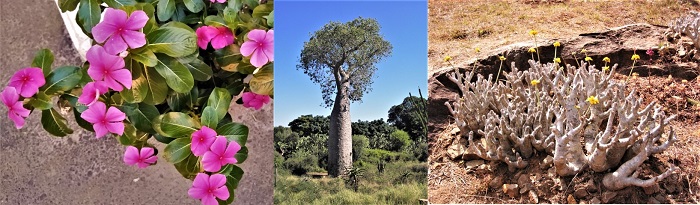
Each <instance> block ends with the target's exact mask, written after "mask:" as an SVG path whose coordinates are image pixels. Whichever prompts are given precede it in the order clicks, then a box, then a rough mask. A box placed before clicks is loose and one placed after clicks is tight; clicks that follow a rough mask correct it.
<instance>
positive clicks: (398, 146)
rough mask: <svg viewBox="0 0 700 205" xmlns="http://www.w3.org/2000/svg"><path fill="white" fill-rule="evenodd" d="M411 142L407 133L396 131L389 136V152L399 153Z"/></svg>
mask: <svg viewBox="0 0 700 205" xmlns="http://www.w3.org/2000/svg"><path fill="white" fill-rule="evenodd" d="M412 143H413V142H412V141H411V137H410V136H408V133H407V132H405V131H403V130H396V131H394V132H392V133H391V134H390V135H389V149H388V150H389V151H395V152H398V151H401V150H403V149H404V148H406V147H408V146H410V145H411V144H412Z"/></svg>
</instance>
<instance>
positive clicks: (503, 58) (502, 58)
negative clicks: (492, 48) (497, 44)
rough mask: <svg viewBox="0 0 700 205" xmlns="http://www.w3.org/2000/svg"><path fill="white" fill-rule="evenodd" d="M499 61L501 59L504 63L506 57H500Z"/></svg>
mask: <svg viewBox="0 0 700 205" xmlns="http://www.w3.org/2000/svg"><path fill="white" fill-rule="evenodd" d="M498 59H500V60H501V61H504V60H506V57H503V56H498Z"/></svg>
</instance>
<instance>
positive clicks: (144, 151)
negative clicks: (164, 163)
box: [139, 147, 154, 159]
mask: <svg viewBox="0 0 700 205" xmlns="http://www.w3.org/2000/svg"><path fill="white" fill-rule="evenodd" d="M153 153H154V151H153V148H151V147H142V148H141V152H140V153H139V157H141V159H146V158H148V157H150V156H153Z"/></svg>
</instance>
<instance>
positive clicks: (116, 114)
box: [105, 107, 126, 122]
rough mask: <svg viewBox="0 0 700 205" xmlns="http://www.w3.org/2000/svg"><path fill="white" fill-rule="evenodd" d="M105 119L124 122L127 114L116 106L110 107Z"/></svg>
mask: <svg viewBox="0 0 700 205" xmlns="http://www.w3.org/2000/svg"><path fill="white" fill-rule="evenodd" d="M105 119H106V120H107V121H108V122H122V121H123V120H124V119H126V115H125V114H124V112H122V111H121V110H119V109H117V108H116V107H109V109H108V110H107V112H106V113H105Z"/></svg>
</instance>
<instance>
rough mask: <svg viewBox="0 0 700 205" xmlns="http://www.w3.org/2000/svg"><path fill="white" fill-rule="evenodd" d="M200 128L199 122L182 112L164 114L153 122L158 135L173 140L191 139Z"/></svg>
mask: <svg viewBox="0 0 700 205" xmlns="http://www.w3.org/2000/svg"><path fill="white" fill-rule="evenodd" d="M199 127H200V125H199V123H198V122H196V121H195V120H194V119H192V118H191V117H190V116H189V115H187V114H185V113H181V112H169V113H165V114H162V115H160V116H159V117H157V118H156V120H155V121H154V122H153V128H154V129H155V130H156V131H157V132H158V134H161V135H163V136H165V137H171V138H187V137H190V136H191V135H192V133H193V132H195V131H197V129H198V128H199Z"/></svg>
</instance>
